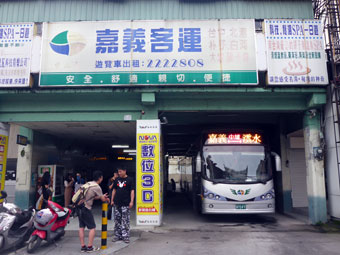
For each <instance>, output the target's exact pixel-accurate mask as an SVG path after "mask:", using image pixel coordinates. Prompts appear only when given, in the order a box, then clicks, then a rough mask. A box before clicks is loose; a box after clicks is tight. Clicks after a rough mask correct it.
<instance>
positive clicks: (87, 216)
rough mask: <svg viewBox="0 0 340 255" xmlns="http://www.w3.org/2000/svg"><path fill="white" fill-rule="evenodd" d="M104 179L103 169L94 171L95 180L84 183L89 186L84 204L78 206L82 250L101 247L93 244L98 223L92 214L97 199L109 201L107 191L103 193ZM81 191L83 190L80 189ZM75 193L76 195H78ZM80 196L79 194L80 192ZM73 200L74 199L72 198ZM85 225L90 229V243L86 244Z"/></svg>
mask: <svg viewBox="0 0 340 255" xmlns="http://www.w3.org/2000/svg"><path fill="white" fill-rule="evenodd" d="M102 181H103V173H102V172H101V171H95V172H94V173H93V181H92V182H88V183H86V184H84V185H87V188H86V189H85V190H84V189H83V193H84V197H83V201H82V205H83V206H81V205H79V204H77V205H76V206H77V207H78V208H79V209H78V211H79V215H78V219H79V239H80V244H81V252H94V251H98V250H99V249H100V248H99V247H96V246H94V245H93V240H94V236H95V234H96V223H95V221H94V217H93V214H92V211H91V210H92V205H93V201H94V200H95V199H100V200H101V201H103V202H109V201H110V200H109V198H108V196H107V193H105V194H104V195H103V191H102V189H101V187H100V186H99V184H100V183H101V182H102ZM79 192H81V191H79ZM76 195H77V194H75V195H74V196H76ZM78 197H79V194H78ZM72 200H74V199H73V198H72ZM85 227H87V228H88V229H89V230H90V231H89V240H88V245H87V246H86V245H85Z"/></svg>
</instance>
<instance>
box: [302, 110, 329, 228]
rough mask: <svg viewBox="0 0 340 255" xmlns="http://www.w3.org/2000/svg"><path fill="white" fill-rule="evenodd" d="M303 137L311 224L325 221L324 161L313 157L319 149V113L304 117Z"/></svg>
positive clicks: (311, 113)
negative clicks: (316, 149)
mask: <svg viewBox="0 0 340 255" xmlns="http://www.w3.org/2000/svg"><path fill="white" fill-rule="evenodd" d="M303 124H304V137H305V155H306V167H307V168H306V171H307V194H308V205H309V221H310V223H311V224H317V223H320V222H322V223H324V222H326V221H327V207H326V189H325V175H324V161H323V160H317V159H316V158H315V157H314V152H313V151H314V150H315V148H317V147H320V112H319V111H313V112H310V111H307V112H306V113H305V115H304V120H303Z"/></svg>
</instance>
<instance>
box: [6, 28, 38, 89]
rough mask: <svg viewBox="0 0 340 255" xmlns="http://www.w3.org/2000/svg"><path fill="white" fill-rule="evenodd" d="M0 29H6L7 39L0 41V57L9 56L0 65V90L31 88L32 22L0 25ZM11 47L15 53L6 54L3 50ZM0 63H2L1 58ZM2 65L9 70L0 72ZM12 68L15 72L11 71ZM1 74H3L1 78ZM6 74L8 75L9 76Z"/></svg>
mask: <svg viewBox="0 0 340 255" xmlns="http://www.w3.org/2000/svg"><path fill="white" fill-rule="evenodd" d="M0 29H7V30H6V36H7V37H6V38H5V39H0V44H1V45H0V56H7V55H8V54H9V56H10V57H9V58H4V59H6V60H5V62H4V63H0V88H28V87H31V62H32V48H33V37H34V29H35V24H34V23H33V22H19V23H0ZM9 31H11V32H9ZM27 31H28V34H27ZM1 33H3V34H4V33H5V32H4V31H2V32H1ZM9 46H10V47H9ZM12 47H14V48H15V49H16V51H14V52H12V53H11V52H7V53H6V50H5V48H8V49H10V48H12ZM21 48H23V49H22V51H21V52H20V53H21V54H19V53H18V51H20V49H21ZM2 49H3V50H2ZM0 61H2V59H1V58H0ZM2 64H4V65H6V66H7V67H8V68H10V70H9V69H7V70H2V67H1V66H2ZM23 67H24V68H23ZM4 68H5V67H4ZM14 68H16V70H12V69H14ZM1 72H4V74H3V76H2V75H1ZM7 73H10V75H8V74H7ZM21 73H25V74H21Z"/></svg>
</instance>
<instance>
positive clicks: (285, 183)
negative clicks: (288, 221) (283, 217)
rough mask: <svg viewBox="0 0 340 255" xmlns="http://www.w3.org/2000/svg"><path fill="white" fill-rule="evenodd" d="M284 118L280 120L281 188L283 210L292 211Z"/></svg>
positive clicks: (285, 121)
mask: <svg viewBox="0 0 340 255" xmlns="http://www.w3.org/2000/svg"><path fill="white" fill-rule="evenodd" d="M286 123H287V120H286V119H281V120H280V146H281V164H282V166H281V167H282V190H283V211H284V212H291V211H292V204H293V202H292V184H291V180H290V169H289V167H287V165H286V162H287V161H288V141H287V136H286V135H285V132H286Z"/></svg>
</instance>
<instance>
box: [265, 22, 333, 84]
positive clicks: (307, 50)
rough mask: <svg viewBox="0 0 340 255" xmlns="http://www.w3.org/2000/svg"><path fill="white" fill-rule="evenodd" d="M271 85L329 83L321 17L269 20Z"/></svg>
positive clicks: (268, 48)
mask: <svg viewBox="0 0 340 255" xmlns="http://www.w3.org/2000/svg"><path fill="white" fill-rule="evenodd" d="M265 36H266V47H267V61H268V84H270V85H327V84H328V74H327V66H326V53H325V47H324V38H323V29H322V24H321V21H319V20H265Z"/></svg>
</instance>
